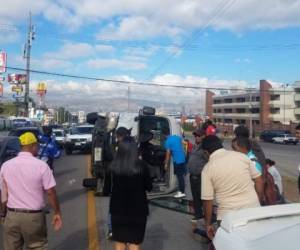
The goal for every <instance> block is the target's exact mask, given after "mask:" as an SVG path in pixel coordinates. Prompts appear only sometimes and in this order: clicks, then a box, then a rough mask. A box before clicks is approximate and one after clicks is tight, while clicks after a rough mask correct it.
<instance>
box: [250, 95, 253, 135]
mask: <svg viewBox="0 0 300 250" xmlns="http://www.w3.org/2000/svg"><path fill="white" fill-rule="evenodd" d="M249 98H250V104H249V111H250V117H249V120H250V124H249V130H250V131H249V132H250V138H252V136H253V127H252V126H253V125H252V93H251V89H250V93H249Z"/></svg>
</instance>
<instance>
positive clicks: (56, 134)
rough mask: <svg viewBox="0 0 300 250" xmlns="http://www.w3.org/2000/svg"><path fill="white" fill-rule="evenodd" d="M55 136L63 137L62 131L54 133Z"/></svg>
mask: <svg viewBox="0 0 300 250" xmlns="http://www.w3.org/2000/svg"><path fill="white" fill-rule="evenodd" d="M53 133H54V134H55V136H64V134H63V132H62V131H54V132H53Z"/></svg>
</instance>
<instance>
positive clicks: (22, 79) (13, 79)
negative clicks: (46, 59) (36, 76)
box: [7, 74, 26, 84]
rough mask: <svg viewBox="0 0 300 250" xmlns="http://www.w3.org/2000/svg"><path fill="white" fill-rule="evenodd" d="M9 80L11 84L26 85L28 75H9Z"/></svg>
mask: <svg viewBox="0 0 300 250" xmlns="http://www.w3.org/2000/svg"><path fill="white" fill-rule="evenodd" d="M7 80H8V82H9V83H11V84H26V75H21V74H8V79H7Z"/></svg>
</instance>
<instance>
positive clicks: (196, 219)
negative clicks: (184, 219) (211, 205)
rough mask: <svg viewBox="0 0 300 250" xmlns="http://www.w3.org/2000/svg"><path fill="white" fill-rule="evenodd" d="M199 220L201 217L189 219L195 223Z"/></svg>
mask: <svg viewBox="0 0 300 250" xmlns="http://www.w3.org/2000/svg"><path fill="white" fill-rule="evenodd" d="M199 220H201V218H197V217H194V218H192V219H190V222H192V223H197V222H198V221H199Z"/></svg>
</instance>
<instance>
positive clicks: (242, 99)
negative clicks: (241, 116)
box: [236, 97, 246, 103]
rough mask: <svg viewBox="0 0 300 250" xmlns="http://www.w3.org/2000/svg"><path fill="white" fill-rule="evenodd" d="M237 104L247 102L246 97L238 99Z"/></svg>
mask: <svg viewBox="0 0 300 250" xmlns="http://www.w3.org/2000/svg"><path fill="white" fill-rule="evenodd" d="M236 102H237V103H241V102H246V98H245V97H239V98H236Z"/></svg>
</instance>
